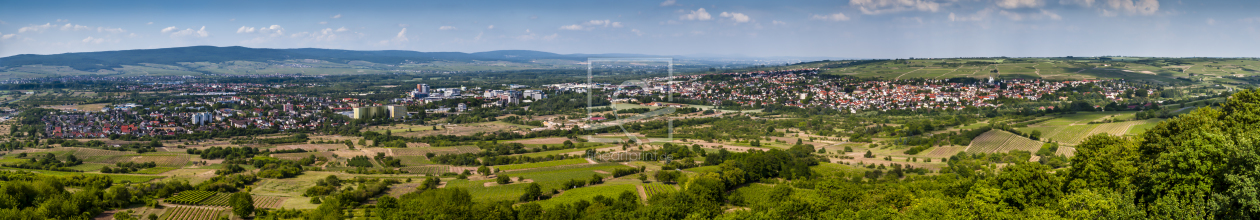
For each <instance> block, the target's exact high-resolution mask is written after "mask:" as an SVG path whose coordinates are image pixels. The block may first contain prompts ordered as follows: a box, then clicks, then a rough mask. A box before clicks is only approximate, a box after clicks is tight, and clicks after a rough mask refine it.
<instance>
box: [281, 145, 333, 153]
mask: <svg viewBox="0 0 1260 220" xmlns="http://www.w3.org/2000/svg"><path fill="white" fill-rule="evenodd" d="M342 148H346V145H345V144H295V145H283V146H276V148H273V149H272V150H292V149H302V150H306V151H313V152H319V151H328V150H330V149H332V150H335V149H342Z"/></svg>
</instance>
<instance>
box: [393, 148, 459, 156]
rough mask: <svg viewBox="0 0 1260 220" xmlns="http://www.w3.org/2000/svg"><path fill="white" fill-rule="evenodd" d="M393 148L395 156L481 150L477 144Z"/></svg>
mask: <svg viewBox="0 0 1260 220" xmlns="http://www.w3.org/2000/svg"><path fill="white" fill-rule="evenodd" d="M391 150H393V151H394V155H395V156H424V154H425V153H430V152H432V153H433V154H436V155H443V154H463V153H477V152H481V148H477V147H475V146H460V147H421V148H402V149H391Z"/></svg>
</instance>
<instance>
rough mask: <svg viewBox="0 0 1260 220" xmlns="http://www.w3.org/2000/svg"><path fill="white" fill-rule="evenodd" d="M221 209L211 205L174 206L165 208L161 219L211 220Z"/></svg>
mask: <svg viewBox="0 0 1260 220" xmlns="http://www.w3.org/2000/svg"><path fill="white" fill-rule="evenodd" d="M223 211H224V210H223V209H217V208H211V207H192V206H174V207H171V208H169V209H167V210H166V213H165V214H162V215H164V216H165V217H163V218H162V219H168V220H185V219H190V220H203V219H204V220H212V219H216V218H217V217H218V216H219V213H221V212H223Z"/></svg>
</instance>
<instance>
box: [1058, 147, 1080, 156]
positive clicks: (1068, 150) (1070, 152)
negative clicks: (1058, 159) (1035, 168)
mask: <svg viewBox="0 0 1260 220" xmlns="http://www.w3.org/2000/svg"><path fill="white" fill-rule="evenodd" d="M1054 155H1063V156H1067V157H1072V156H1076V148H1074V147H1065V146H1059V151H1055V152H1054Z"/></svg>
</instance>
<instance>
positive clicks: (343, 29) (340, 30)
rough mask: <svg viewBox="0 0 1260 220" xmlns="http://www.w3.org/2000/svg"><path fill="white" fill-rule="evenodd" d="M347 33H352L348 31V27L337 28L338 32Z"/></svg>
mask: <svg viewBox="0 0 1260 220" xmlns="http://www.w3.org/2000/svg"><path fill="white" fill-rule="evenodd" d="M346 31H350V29H346V27H341V28H337V32H346Z"/></svg>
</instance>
